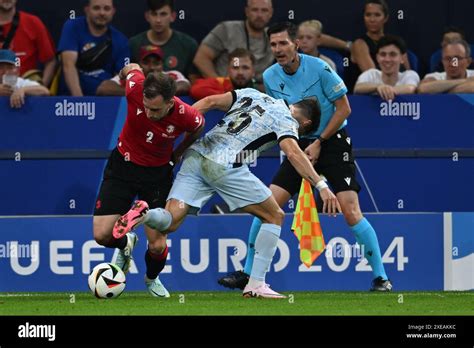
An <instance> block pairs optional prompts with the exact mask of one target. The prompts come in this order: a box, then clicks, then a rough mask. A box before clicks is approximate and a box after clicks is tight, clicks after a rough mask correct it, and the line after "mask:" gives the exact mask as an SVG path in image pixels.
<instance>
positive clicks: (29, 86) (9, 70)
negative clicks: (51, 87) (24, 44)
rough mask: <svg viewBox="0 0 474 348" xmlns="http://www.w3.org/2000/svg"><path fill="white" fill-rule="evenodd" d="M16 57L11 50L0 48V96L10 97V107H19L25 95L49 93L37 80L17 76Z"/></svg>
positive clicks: (23, 102)
mask: <svg viewBox="0 0 474 348" xmlns="http://www.w3.org/2000/svg"><path fill="white" fill-rule="evenodd" d="M18 74H19V72H18V66H17V57H16V54H15V52H13V51H11V50H0V96H6V97H10V106H11V107H12V108H17V109H19V108H21V107H22V106H23V105H24V104H25V96H27V95H37V96H41V95H49V91H48V89H47V88H46V87H44V86H41V85H40V84H39V83H38V82H36V81H32V80H27V79H22V78H21V77H18Z"/></svg>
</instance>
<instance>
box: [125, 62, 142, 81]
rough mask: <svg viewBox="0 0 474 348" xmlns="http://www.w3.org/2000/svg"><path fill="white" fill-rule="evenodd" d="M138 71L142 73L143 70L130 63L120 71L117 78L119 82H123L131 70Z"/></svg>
mask: <svg viewBox="0 0 474 348" xmlns="http://www.w3.org/2000/svg"><path fill="white" fill-rule="evenodd" d="M137 69H138V70H140V71H143V69H142V68H141V67H140V65H138V64H135V63H131V64H128V65H125V66H124V67H123V69H122V70H120V73H119V77H120V79H121V80H124V79H125V77H127V75H128V73H129V72H130V71H132V70H137Z"/></svg>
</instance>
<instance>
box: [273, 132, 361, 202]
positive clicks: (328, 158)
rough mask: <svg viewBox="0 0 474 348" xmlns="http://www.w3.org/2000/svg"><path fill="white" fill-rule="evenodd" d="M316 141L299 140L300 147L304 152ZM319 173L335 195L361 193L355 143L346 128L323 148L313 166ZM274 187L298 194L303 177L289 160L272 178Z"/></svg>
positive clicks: (286, 160)
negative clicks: (355, 158)
mask: <svg viewBox="0 0 474 348" xmlns="http://www.w3.org/2000/svg"><path fill="white" fill-rule="evenodd" d="M313 141H314V140H310V139H300V141H299V146H300V148H301V149H302V150H303V151H304V149H305V148H306V147H307V146H308V145H310V144H311V143H312V142H313ZM314 169H315V170H316V172H317V173H318V174H320V175H324V177H325V178H326V180H327V181H328V183H329V185H330V186H331V188H332V190H333V192H334V193H338V192H342V191H355V192H357V193H358V192H359V191H360V185H359V183H358V182H357V180H356V167H355V164H354V157H353V156H352V141H351V139H350V137H349V135H348V134H347V131H346V130H345V129H344V128H343V129H341V130H339V131H337V132H336V133H335V134H334V135H333V136H332V137H331V138H329V139H328V140H327V141H325V142H323V143H322V145H321V153H320V155H319V159H318V161H317V162H316V165H315V166H314ZM272 184H273V185H276V186H279V187H281V188H283V189H285V190H286V191H287V192H289V193H290V194H291V196H293V195H295V194H296V193H298V192H299V190H300V187H301V176H300V175H299V174H298V172H297V171H296V169H295V168H293V166H292V165H291V163H290V161H288V159H287V158H285V160H284V161H283V163H282V164H281V166H280V169H279V170H278V172H277V173H276V175H275V176H274V177H273V181H272Z"/></svg>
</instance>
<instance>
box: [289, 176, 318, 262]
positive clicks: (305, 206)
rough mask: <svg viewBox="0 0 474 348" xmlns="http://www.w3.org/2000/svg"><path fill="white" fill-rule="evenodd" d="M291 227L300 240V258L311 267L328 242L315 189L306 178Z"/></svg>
mask: <svg viewBox="0 0 474 348" xmlns="http://www.w3.org/2000/svg"><path fill="white" fill-rule="evenodd" d="M291 229H292V230H293V233H294V234H295V236H296V238H298V240H299V241H300V259H301V261H302V262H303V263H304V264H305V265H306V267H308V268H309V267H310V266H311V265H312V264H313V262H314V260H316V259H317V258H318V256H319V255H321V253H322V252H323V251H324V248H326V243H325V242H324V236H323V231H322V229H321V224H320V223H319V217H318V210H317V208H316V202H315V201H314V196H313V190H312V189H311V184H310V183H309V182H308V181H307V180H305V179H303V181H302V182H301V188H300V194H299V195H298V203H297V204H296V209H295V217H294V219H293V224H292V226H291Z"/></svg>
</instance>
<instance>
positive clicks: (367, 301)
mask: <svg viewBox="0 0 474 348" xmlns="http://www.w3.org/2000/svg"><path fill="white" fill-rule="evenodd" d="M72 295H73V296H72ZM285 295H287V296H288V298H287V299H283V300H276V299H245V298H243V297H242V296H241V293H240V292H238V291H226V292H174V293H172V295H171V297H170V298H168V299H157V298H153V297H151V296H150V295H148V293H146V292H132V291H128V292H127V291H125V292H124V293H123V294H122V295H121V296H120V297H118V298H117V299H112V300H99V299H96V298H95V297H94V296H93V295H92V294H90V293H86V292H78V293H31V294H26V293H11V294H9V293H1V294H0V315H28V316H30V315H232V316H235V315H382V316H383V315H474V292H392V293H369V292H292V293H285Z"/></svg>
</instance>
